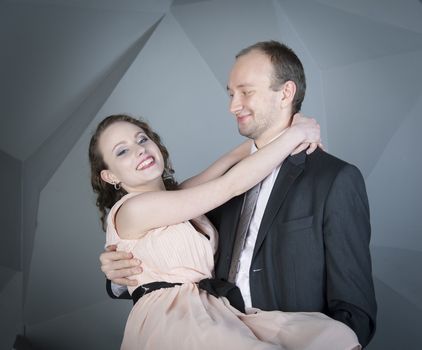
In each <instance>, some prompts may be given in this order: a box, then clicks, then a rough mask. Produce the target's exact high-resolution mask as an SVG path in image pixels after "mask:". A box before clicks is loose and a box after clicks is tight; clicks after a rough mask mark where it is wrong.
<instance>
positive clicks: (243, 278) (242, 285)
mask: <svg viewBox="0 0 422 350" xmlns="http://www.w3.org/2000/svg"><path fill="white" fill-rule="evenodd" d="M256 151H257V148H256V146H255V145H253V146H252V151H251V153H254V152H256ZM280 167H281V164H280V165H279V166H278V167H277V168H275V169H274V170H273V172H272V173H271V174H269V175H268V176H267V177H266V178H265V179H264V180H263V181H262V183H261V190H260V191H259V195H258V199H257V202H256V207H255V211H254V213H253V215H252V219H251V223H250V225H249V230H248V233H247V236H246V241H245V246H244V247H243V250H242V252H241V253H240V262H239V272H238V273H237V276H236V285H237V286H238V287H239V289H240V292H241V293H242V296H243V300H244V301H245V307H247V308H250V307H252V301H251V291H250V287H249V269H250V267H251V263H252V254H253V251H254V247H255V242H256V238H257V236H258V231H259V226H260V225H261V221H262V217H263V215H264V211H265V208H266V206H267V203H268V199H269V198H270V194H271V191H272V189H273V186H274V182H275V180H276V178H277V175H278V172H279V171H280Z"/></svg>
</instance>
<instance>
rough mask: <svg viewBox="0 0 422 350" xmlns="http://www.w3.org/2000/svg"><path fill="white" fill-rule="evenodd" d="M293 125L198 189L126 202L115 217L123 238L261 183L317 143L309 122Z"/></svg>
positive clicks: (202, 210) (142, 196)
mask: <svg viewBox="0 0 422 350" xmlns="http://www.w3.org/2000/svg"><path fill="white" fill-rule="evenodd" d="M302 119H303V122H301V123H297V124H293V125H292V126H291V127H290V128H288V129H287V130H286V132H285V133H283V134H282V135H281V136H280V137H278V138H277V139H275V140H274V141H273V142H271V143H270V144H268V145H266V146H264V147H262V148H261V149H260V150H259V151H257V152H255V153H254V154H251V155H249V156H247V157H246V158H244V159H243V160H241V161H240V162H238V163H237V164H236V165H234V166H233V167H232V168H231V169H230V170H229V171H227V172H226V173H225V174H223V175H221V176H219V177H217V178H215V179H212V180H210V181H208V182H205V183H201V184H200V185H198V186H194V187H190V188H186V189H182V190H178V191H159V192H145V193H142V194H139V195H138V196H134V197H132V198H130V199H128V200H127V201H126V202H125V203H124V204H123V205H122V207H121V208H120V210H119V211H118V213H117V215H116V227H117V230H118V232H119V234H120V236H121V237H122V238H137V237H139V236H140V235H142V234H144V233H145V232H147V231H149V230H151V229H153V228H157V227H161V226H167V225H171V224H176V223H180V222H183V221H186V220H189V219H192V218H196V217H198V216H199V215H202V214H204V213H206V212H208V211H210V210H211V209H214V208H216V207H218V206H219V205H221V204H223V203H224V202H226V201H228V200H229V199H231V198H233V197H235V196H237V195H239V194H241V193H243V192H245V191H247V190H248V189H250V188H251V187H253V186H254V185H255V184H257V183H258V182H260V181H262V180H263V179H264V178H265V177H266V176H267V175H268V174H269V173H271V171H272V170H273V169H274V168H275V167H277V166H278V165H279V164H280V163H281V162H282V161H283V160H284V159H285V158H286V157H287V156H288V155H289V154H290V153H291V152H292V151H293V150H294V149H295V148H296V147H297V146H298V145H299V144H301V143H304V142H309V143H315V142H316V143H318V142H319V139H320V131H319V125H318V124H317V123H316V122H315V120H312V119H305V118H302Z"/></svg>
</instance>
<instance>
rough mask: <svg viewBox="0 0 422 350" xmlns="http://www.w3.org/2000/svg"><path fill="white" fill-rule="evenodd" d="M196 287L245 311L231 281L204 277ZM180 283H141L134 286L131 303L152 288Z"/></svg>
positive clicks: (240, 297)
mask: <svg viewBox="0 0 422 350" xmlns="http://www.w3.org/2000/svg"><path fill="white" fill-rule="evenodd" d="M197 284H198V287H199V288H200V289H202V290H205V291H206V292H207V293H208V294H211V295H213V296H215V297H216V298H218V297H226V298H227V299H228V301H229V302H230V305H231V306H233V307H235V308H236V309H238V310H239V311H240V312H243V313H244V312H245V303H244V301H243V298H242V294H241V293H240V289H239V288H238V287H237V286H236V285H235V284H233V283H231V282H228V281H225V280H221V279H216V278H205V279H203V280H201V281H199V282H198V283H197ZM180 285H182V283H170V282H164V281H163V282H161V281H160V282H151V283H147V284H143V285H142V286H139V287H138V288H136V289H135V290H134V291H133V293H132V299H133V304H136V302H137V301H138V300H139V299H140V298H142V297H143V296H144V295H145V294H148V293H151V292H153V291H154V290H157V289H162V288H172V287H174V286H180Z"/></svg>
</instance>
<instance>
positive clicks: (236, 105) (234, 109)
mask: <svg viewBox="0 0 422 350" xmlns="http://www.w3.org/2000/svg"><path fill="white" fill-rule="evenodd" d="M242 108H243V104H242V101H241V98H239V96H238V95H236V94H234V95H233V96H232V99H231V101H230V106H229V109H230V112H231V113H233V114H235V115H236V114H237V113H239V112H240V111H241V110H242Z"/></svg>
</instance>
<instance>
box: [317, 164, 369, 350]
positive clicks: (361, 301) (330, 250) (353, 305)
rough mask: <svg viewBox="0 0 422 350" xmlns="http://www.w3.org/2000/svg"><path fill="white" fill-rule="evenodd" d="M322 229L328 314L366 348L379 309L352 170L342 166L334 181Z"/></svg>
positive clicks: (359, 181) (364, 211)
mask: <svg viewBox="0 0 422 350" xmlns="http://www.w3.org/2000/svg"><path fill="white" fill-rule="evenodd" d="M323 230H324V242H325V249H326V267H327V302H328V309H329V310H328V314H329V316H331V317H332V318H334V319H336V320H338V321H341V322H343V323H345V324H347V325H348V326H349V327H350V328H352V329H353V330H354V332H355V333H356V335H357V336H358V339H359V341H360V343H361V345H362V346H366V345H367V344H368V343H369V341H370V340H371V338H372V337H373V335H374V332H375V324H376V312H377V306H376V301H375V293H374V286H373V281H372V265H371V257H370V252H369V241H370V235H371V226H370V221H369V204H368V198H367V195H366V189H365V183H364V180H363V177H362V175H361V173H360V171H359V170H358V169H357V168H356V167H355V166H352V165H349V164H348V165H346V166H344V167H343V168H342V169H341V170H340V171H339V173H338V175H337V176H336V178H335V180H334V181H333V183H332V186H331V188H330V190H329V193H328V197H327V200H326V206H325V208H324V228H323Z"/></svg>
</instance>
